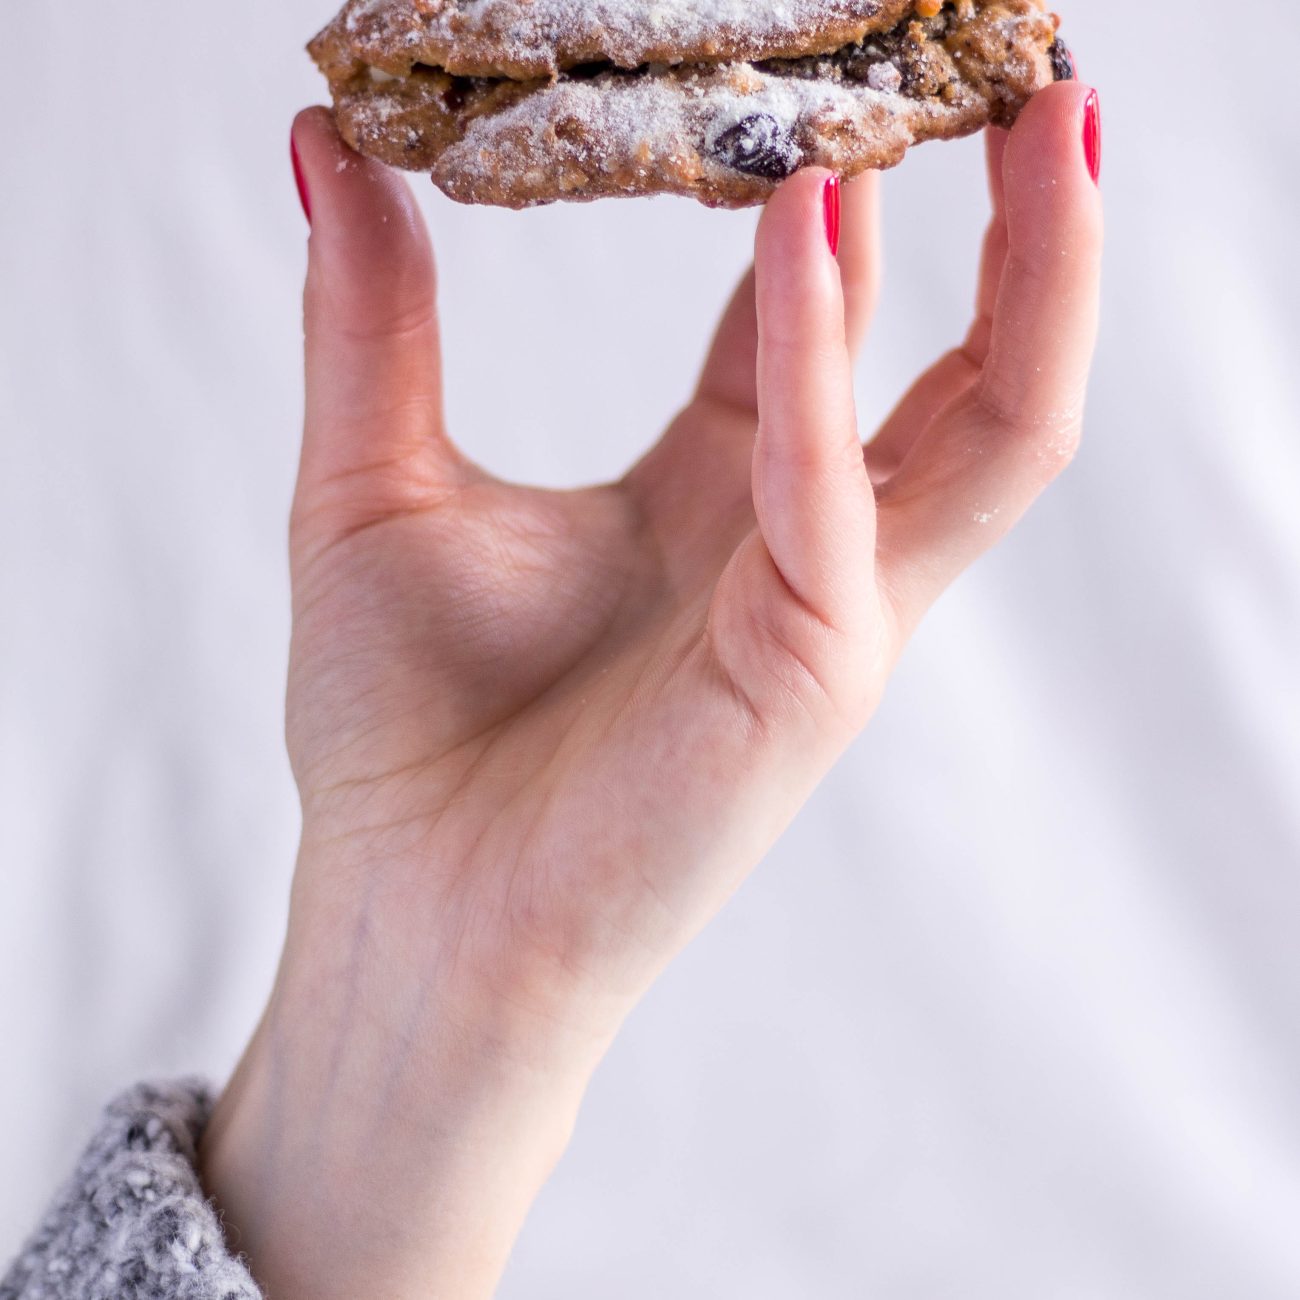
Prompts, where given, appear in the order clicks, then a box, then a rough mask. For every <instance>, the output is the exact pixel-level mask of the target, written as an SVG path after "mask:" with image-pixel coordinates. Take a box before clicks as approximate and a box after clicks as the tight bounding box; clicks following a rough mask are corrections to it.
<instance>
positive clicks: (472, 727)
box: [204, 85, 1101, 1297]
mask: <svg viewBox="0 0 1300 1300" xmlns="http://www.w3.org/2000/svg"><path fill="white" fill-rule="evenodd" d="M1087 93H1088V92H1087V91H1086V90H1085V89H1084V88H1082V87H1079V86H1076V85H1061V86H1057V87H1053V88H1052V89H1051V90H1049V91H1046V92H1044V93H1043V94H1042V95H1040V96H1039V97H1038V98H1036V99H1035V100H1034V101H1033V103H1032V104H1031V105H1030V106H1029V108H1028V109H1027V110H1026V111H1025V113H1024V114H1023V116H1022V118H1021V120H1020V122H1019V124H1018V125H1017V127H1016V128H1015V130H1014V131H1013V132H1012V133H1011V134H1010V135H1009V136H1008V135H1006V134H1004V133H1001V132H994V133H991V134H990V145H989V153H990V175H991V177H992V181H993V196H994V206H995V213H994V219H993V223H992V226H991V227H990V231H989V235H988V238H987V241H986V247H985V258H984V266H983V270H982V272H981V277H980V286H979V297H978V308H977V314H976V321H975V324H974V325H973V327H972V329H971V332H970V334H969V336H968V337H967V340H966V342H965V343H964V344H963V346H962V347H961V348H959V349H958V350H957V351H955V352H953V353H950V354H949V355H948V356H947V357H945V358H943V359H942V360H941V361H940V362H939V363H938V364H937V365H936V366H935V368H934V369H933V370H931V371H930V372H929V373H928V374H926V375H925V376H924V377H922V379H921V380H920V381H919V382H918V383H917V385H916V386H915V387H914V388H913V390H912V391H911V392H910V393H909V394H908V396H907V397H906V398H905V399H904V401H903V402H902V404H901V405H900V407H899V408H898V410H897V411H896V412H895V414H894V415H893V416H892V417H891V418H890V420H889V421H888V422H887V424H886V426H885V427H884V429H883V430H882V431H881V432H880V433H879V434H878V435H877V437H876V438H875V439H874V440H873V441H872V442H871V443H870V445H869V446H868V447H867V449H866V452H865V454H864V451H863V447H862V445H861V443H860V442H859V436H858V432H857V427H856V420H855V413H854V405H853V394H852V360H851V356H852V352H853V350H854V348H855V347H856V345H857V343H858V341H859V340H860V339H861V337H862V335H863V333H864V332H865V329H866V326H867V322H868V319H869V316H870V311H871V301H872V297H873V290H874V286H875V284H876V281H877V275H876V262H877V223H876V219H875V180H874V178H868V179H866V180H863V181H859V182H856V183H854V184H853V185H851V186H849V187H847V189H846V192H845V212H844V222H843V227H844V232H845V245H844V247H843V249H842V250H841V253H840V259H839V262H838V263H837V261H836V259H835V258H834V257H833V256H832V254H831V251H830V249H829V247H828V242H827V230H826V225H825V219H824V197H825V195H826V194H827V192H828V191H827V184H828V180H829V178H828V177H827V175H826V173H824V172H823V173H818V172H812V171H809V172H803V173H800V174H798V175H796V176H795V177H793V178H792V179H791V180H790V181H789V182H787V183H786V184H785V185H783V186H782V187H781V189H780V191H779V192H778V193H777V195H776V196H775V197H774V198H773V199H772V201H771V202H770V204H769V205H768V207H767V209H766V210H765V212H764V214H763V216H762V219H761V221H760V224H759V231H758V236H757V251H756V266H755V273H754V275H753V276H752V277H751V278H750V279H749V280H747V281H746V282H745V283H744V284H742V286H741V288H740V289H739V291H738V293H737V295H736V298H735V300H734V301H733V303H732V305H731V307H730V308H729V310H728V313H727V315H726V317H725V319H724V321H723V324H722V326H721V329H720V331H719V334H718V337H717V339H716V341H715V345H714V347H713V350H712V353H711V355H710V357H709V359H708V362H707V364H706V367H705V370H704V374H703V377H702V380H701V383H700V387H699V390H698V392H697V394H696V396H695V398H694V400H693V401H692V402H691V404H690V405H689V406H688V407H687V409H686V410H685V411H684V412H683V413H682V414H681V415H680V416H679V417H678V418H677V419H676V420H675V421H674V423H673V424H672V426H671V427H670V428H669V430H668V431H667V433H666V434H665V436H664V438H663V440H662V441H661V442H660V443H659V444H658V446H656V447H655V448H654V449H653V450H652V451H651V452H650V453H649V454H648V455H647V456H646V457H645V458H644V459H643V460H642V461H641V462H640V463H639V464H637V465H636V466H635V467H634V468H633V469H632V470H631V471H630V472H629V473H628V474H627V476H626V477H625V478H623V479H622V480H620V481H619V482H617V483H614V484H609V485H605V486H602V487H598V488H592V489H587V490H583V491H579V492H566V493H560V492H549V491H541V490H538V489H532V488H526V487H520V486H516V485H513V484H509V483H504V482H502V481H500V480H498V479H495V478H493V477H492V476H490V475H488V474H486V473H485V472H484V471H482V470H481V469H479V468H477V467H476V466H474V465H473V464H472V463H471V462H470V461H469V460H468V459H467V458H466V457H465V456H464V455H463V454H462V453H461V452H460V451H459V450H458V449H457V448H456V447H455V445H454V444H453V443H452V441H451V440H450V438H449V436H448V433H447V430H446V428H445V427H444V423H443V418H442V404H441V380H440V374H439V369H438V325H437V320H436V316H435V313H434V271H433V262H432V256H431V253H430V250H429V246H428V242H427V237H426V235H425V232H424V227H423V223H422V221H421V219H420V216H419V214H418V211H417V209H416V207H415V205H414V201H413V200H412V198H411V196H410V193H409V191H408V189H407V188H406V186H405V184H404V182H403V181H401V180H400V179H399V178H397V177H396V176H394V175H392V174H390V173H388V172H385V171H383V170H382V169H381V168H379V167H377V166H376V165H374V164H372V163H369V162H366V161H364V160H362V159H359V158H358V157H356V156H355V155H353V154H352V153H350V152H349V151H348V150H347V149H346V148H345V146H343V145H342V144H341V142H340V141H339V140H338V137H337V135H336V134H335V132H334V130H333V127H332V124H331V122H330V119H329V117H328V115H326V114H325V113H323V112H321V111H319V110H313V111H312V112H309V113H307V114H305V115H303V116H302V117H301V118H299V120H298V123H297V124H296V126H295V141H296V144H297V148H298V151H299V153H300V156H301V159H302V167H303V172H304V176H305V181H306V185H307V189H308V191H309V194H310V201H311V207H312V217H313V233H312V239H311V259H310V270H309V276H308V286H307V298H306V320H307V419H306V433H305V438H304V446H303V456H302V465H301V472H300V478H299V484H298V491H297V495H296V500H295V504H294V510H293V519H292V530H291V543H292V560H293V590H294V635H293V647H292V655H291V667H290V683H289V707H288V738H289V749H290V755H291V758H292V760H293V765H294V772H295V775H296V778H297V781H298V785H299V789H300V792H301V797H302V806H303V839H302V850H301V854H300V859H299V864H298V871H297V874H296V877H295V882H294V891H293V902H292V909H291V921H290V932H289V936H288V940H287V944H286V949H285V955H284V960H283V962H282V966H281V971H280V976H279V979H278V981H277V985H276V989H275V991H274V994H273V995H272V998H271V1002H270V1005H269V1007H268V1011H267V1014H266V1016H265V1018H264V1020H263V1023H262V1025H261V1027H260V1028H259V1030H258V1033H257V1035H256V1036H255V1038H254V1041H253V1044H252V1045H251V1047H250V1049H249V1052H248V1055H247V1056H246V1058H245V1060H244V1062H243V1064H242V1065H241V1067H240V1071H239V1072H238V1074H237V1075H236V1078H235V1080H234V1081H232V1084H231V1086H230V1088H229V1089H228V1090H227V1093H226V1095H225V1097H224V1098H223V1100H222V1102H221V1105H220V1106H219V1108H218V1112H217V1115H216V1117H215V1118H214V1121H213V1124H212V1126H211V1128H210V1131H209V1134H208V1137H207V1138H206V1139H205V1144H204V1167H205V1172H206V1175H207V1178H208V1181H209V1185H210V1187H211V1189H212V1190H213V1191H214V1192H215V1193H216V1194H217V1196H218V1199H219V1200H220V1202H221V1203H222V1206H223V1208H224V1210H225V1212H226V1215H227V1217H228V1219H229V1220H230V1221H231V1222H232V1223H233V1224H234V1225H235V1226H236V1227H237V1228H238V1229H239V1230H240V1232H241V1234H242V1240H241V1244H242V1245H244V1247H245V1248H246V1249H247V1250H248V1251H249V1254H250V1256H251V1260H252V1264H253V1267H254V1269H255V1271H256V1272H257V1273H258V1275H259V1277H260V1278H261V1280H262V1281H263V1282H264V1284H266V1285H267V1286H268V1288H269V1289H270V1291H271V1292H272V1294H274V1295H276V1296H277V1297H278V1296H285V1297H292V1296H295V1295H298V1294H302V1295H307V1294H310V1295H312V1296H314V1297H325V1296H330V1295H339V1296H342V1295H345V1294H357V1293H358V1292H359V1291H365V1292H367V1293H370V1294H382V1295H385V1296H388V1295H392V1296H403V1297H405V1296H414V1295H431V1294H439V1295H442V1294H447V1295H456V1296H467V1297H468V1296H483V1295H488V1294H490V1292H491V1289H492V1287H493V1285H494V1284H495V1281H496V1278H497V1276H498V1275H499V1272H500V1270H501V1268H502V1267H503V1265H504V1262H505V1258H506V1255H507V1253H508V1250H509V1246H510V1244H511V1242H512V1241H513V1238H514V1235H515V1233H516V1232H517V1230H518V1227H519V1224H520V1223H521V1222H522V1218H523V1215H524V1213H525V1212H526V1210H527V1206H528V1204H529V1203H530V1202H531V1200H532V1198H533V1196H534V1195H535V1193H536V1191H537V1189H538V1187H539V1186H540V1184H541V1182H542V1181H543V1180H544V1179H545V1177H546V1175H547V1173H548V1172H549V1170H550V1168H551V1165H552V1164H553V1163H554V1160H555V1159H556V1158H557V1157H558V1154H559V1152H560V1151H561V1150H562V1149H563V1145H564V1143H565V1141H566V1139H567V1135H568V1132H569V1129H570V1126H571V1124H572V1122H573V1116H574V1114H575V1112H576V1108H577V1105H578V1102H579V1100H580V1098H581V1095H582V1090H583V1087H584V1085H585V1083H586V1080H587V1079H588V1078H589V1076H590V1073H591V1070H592V1069H594V1067H595V1065H596V1063H597V1062H598V1060H599V1058H600V1056H601V1055H602V1053H603V1052H604V1050H605V1049H606V1048H607V1046H608V1044H609V1042H610V1041H611V1039H612V1037H613V1035H614V1034H615V1032H616V1031H617V1029H618V1026H619V1024H620V1023H621V1022H622V1020H623V1018H624V1017H625V1016H626V1014H627V1012H628V1011H629V1010H630V1009H631V1007H632V1006H633V1005H634V1004H635V1002H636V1001H637V999H638V998H639V997H640V995H641V994H642V993H643V992H644V990H645V989H646V988H647V987H648V985H649V984H650V983H651V982H652V981H653V979H654V978H655V976H656V975H657V974H658V973H659V972H660V970H661V969H662V968H663V966H664V965H665V964H666V963H667V962H668V961H669V960H670V959H671V958H672V956H673V955H675V953H676V952H678V951H679V950H680V948H681V947H682V946H683V945H684V944H685V943H686V942H688V941H689V939H690V938H691V937H692V936H693V935H694V934H696V933H697V932H698V931H699V930H700V929H701V928H702V927H703V926H704V925H705V924H706V923H707V922H708V920H709V919H710V918H711V917H712V916H713V915H714V914H715V913H716V912H717V910H718V909H719V907H721V905H722V904H723V903H724V901H725V900H726V898H727V897H728V896H729V895H730V893H731V892H732V891H733V890H734V889H735V888H736V886H737V885H738V884H739V883H740V881H741V880H742V879H743V878H744V876H745V875H746V874H747V873H748V872H749V870H751V869H752V867H753V866H754V864H755V863H756V862H757V861H758V860H759V858H761V856H762V855H763V854H764V852H766V850H767V849H768V848H769V847H770V846H771V844H772V843H773V841H774V840H775V839H776V838H777V836H778V835H779V834H780V833H781V831H782V829H783V828H784V827H785V825H786V824H787V822H788V821H789V819H790V818H791V817H792V816H793V814H794V813H795V812H796V811H797V809H798V808H799V806H800V805H801V804H802V802H803V801H804V800H805V799H806V797H807V795H808V794H809V793H810V791H811V790H812V789H813V787H814V786H815V785H816V783H817V781H818V780H819V779H820V778H821V776H822V775H823V774H824V773H825V772H826V770H827V769H828V767H829V766H830V765H831V764H832V763H833V762H834V761H835V759H836V758H837V756H838V755H839V754H840V752H841V751H842V750H843V748H844V747H845V745H846V744H847V743H848V742H849V741H850V740H851V739H852V737H853V736H854V735H855V734H856V733H857V732H858V731H859V730H860V729H861V727H862V726H863V725H864V724H865V723H866V721H867V720H868V718H869V717H870V715H871V713H872V711H873V709H874V708H875V706H876V704H877V703H878V701H879V699H880V696H881V693H882V691H883V689H884V687H885V683H886V681H887V678H888V676H889V673H890V670H891V669H892V667H893V665H894V663H895V662H896V660H897V658H898V655H899V654H900V652H901V651H902V649H903V646H904V644H905V643H906V641H907V639H908V637H909V635H910V634H911V632H912V630H913V629H914V628H915V627H916V625H917V623H918V622H919V620H920V619H921V617H922V615H923V614H924V612H925V610H926V609H927V608H928V607H929V605H930V604H931V603H932V602H933V601H934V599H935V598H936V597H937V596H938V595H939V594H940V593H941V592H942V591H943V590H944V589H945V587H946V586H947V585H948V584H949V583H950V582H951V581H952V579H953V578H954V577H955V576H956V575H957V574H958V573H959V572H960V571H961V570H962V569H964V568H965V567H966V566H967V565H969V564H970V563H971V562H972V561H973V560H974V559H975V558H976V557H977V556H978V555H979V554H981V553H982V552H983V551H985V550H986V549H988V547H989V546H991V545H992V544H993V543H994V542H995V541H997V540H998V539H999V538H1000V537H1002V536H1003V535H1004V534H1005V533H1006V532H1007V531H1008V530H1009V529H1010V528H1011V527H1012V526H1013V525H1014V524H1015V522H1016V521H1017V520H1018V519H1019V518H1020V517H1021V516H1022V515H1023V513H1024V512H1025V510H1026V509H1027V508H1028V507H1029V505H1030V504H1031V503H1032V501H1033V500H1034V498H1035V497H1036V496H1037V495H1038V494H1039V492H1041V490H1042V489H1043V488H1044V487H1045V486H1046V485H1047V484H1048V483H1049V482H1050V480H1051V479H1052V478H1053V477H1055V475H1056V474H1057V473H1058V472H1059V471H1060V470H1061V469H1062V468H1063V467H1064V466H1065V464H1066V463H1067V462H1068V460H1069V458H1070V456H1071V455H1072V453H1073V451H1074V449H1075V446H1076V445H1077V439H1078V435H1079V429H1080V421H1081V417H1082V409H1083V397H1084V390H1085V386H1086V382H1087V373H1088V366H1089V362H1090V358H1091V352H1092V345H1093V337H1094V332H1095V317H1096V300H1097V275H1098V263H1099V255H1100V240H1101V217H1100V200H1099V197H1098V194H1097V191H1096V187H1095V185H1094V184H1093V180H1092V178H1091V177H1090V175H1089V172H1088V167H1087V165H1086V162H1085V156H1084V151H1083V149H1082V148H1081V146H1080V138H1081V134H1082V132H1083V128H1084V120H1085V101H1086V96H1087ZM831 192H833V190H832V191H831ZM305 1188H310V1189H311V1190H310V1192H304V1189H305Z"/></svg>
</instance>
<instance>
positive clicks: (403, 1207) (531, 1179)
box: [200, 891, 606, 1300]
mask: <svg viewBox="0 0 1300 1300" xmlns="http://www.w3.org/2000/svg"><path fill="white" fill-rule="evenodd" d="M318 892H319V891H313V893H318ZM351 928H352V935H351V941H350V942H349V940H348V939H347V938H346V937H345V936H343V935H336V934H331V933H330V932H329V927H327V926H324V925H321V924H320V923H319V918H316V920H315V922H314V923H311V924H309V923H308V922H307V920H306V919H305V918H303V917H302V916H301V915H297V916H295V921H294V923H293V924H292V925H291V927H290V930H291V933H290V939H289V942H288V944H287V945H286V951H285V958H284V962H283V964H282V968H281V971H280V975H279V978H278V980H277V983H276V988H275V991H274V993H273V995H272V998H271V1000H270V1003H269V1005H268V1007H267V1010H266V1013H265V1015H264V1017H263V1019H262V1022H261V1024H260V1025H259V1027H258V1029H257V1032H256V1034H255V1035H254V1037H253V1040H252V1042H251V1043H250V1045H249V1048H248V1051H247V1052H246V1054H245V1057H244V1059H243V1061H242V1062H241V1064H240V1066H239V1069H238V1070H237V1071H236V1074H235V1076H234V1077H233V1078H232V1080H231V1082H230V1084H229V1086H228V1087H227V1089H226V1091H225V1093H224V1094H223V1096H222V1097H221V1099H220V1101H219V1103H218V1105H217V1108H216V1110H215V1112H214V1115H213V1118H212V1122H211V1123H210V1125H209V1127H208V1130H207V1132H206V1134H205V1135H204V1139H203V1142H202V1147H201V1152H200V1166H201V1172H202V1175H203V1178H204V1182H205V1185H206V1188H207V1190H208V1192H209V1194H210V1195H212V1196H214V1197H215V1198H216V1200H217V1202H218V1205H219V1207H220V1209H221V1212H222V1216H223V1219H224V1220H225V1222H226V1224H227V1228H228V1230H229V1232H230V1237H231V1244H232V1245H233V1246H234V1248H235V1249H237V1250H239V1251H241V1252H242V1253H244V1254H245V1255H246V1256H247V1258H248V1260H249V1263H250V1266H251V1268H252V1270H253V1272H254V1274H255V1276H256V1277H257V1278H258V1280H259V1281H260V1282H261V1283H262V1285H263V1286H264V1288H265V1289H266V1290H267V1292H268V1293H269V1294H274V1295H276V1296H277V1297H280V1298H281V1300H296V1298H297V1297H300V1296H301V1297H307V1296H310V1297H312V1298H313V1300H331V1298H332V1297H334V1296H337V1297H339V1298H340V1300H342V1298H343V1297H353V1296H356V1295H359V1294H376V1295H384V1296H386V1297H393V1300H405V1297H408V1296H409V1297H412V1298H414V1297H416V1296H420V1297H425V1296H428V1295H431V1294H438V1295H443V1294H448V1295H455V1296H457V1297H458V1298H462V1297H463V1298H464V1300H472V1298H474V1297H479V1296H482V1297H487V1296H490V1295H491V1294H492V1293H493V1290H494V1288H495V1285H496V1282H497V1280H498V1278H499V1276H500V1273H501V1271H502V1269H503V1268H504V1266H505V1263H506V1260H507V1258H508V1256H509V1252H510V1249H511V1247H512V1245H513V1242H514V1239H515V1237H516V1236H517V1235H518V1232H519V1230H520V1228H521V1227H522V1224H523V1221H524V1218H525V1216H526V1215H527V1212H528V1209H529V1207H530V1206H531V1204H532V1201H533V1200H534V1198H535V1197H536V1195H537V1193H538V1191H540V1189H541V1187H542V1185H543V1184H544V1183H545V1181H546V1179H547V1178H548V1177H549V1175H550V1173H551V1171H552V1169H553V1168H554V1166H555V1164H556V1162H557V1161H558V1160H559V1158H560V1156H561V1155H562V1153H563V1151H564V1149H565V1147H566V1146H567V1144H568V1141H569V1137H570V1134H571V1133H572V1129H573V1124H574V1122H575V1119H576V1116H577V1112H578V1107H579V1105H580V1103H581V1100H582V1096H583V1094H584V1092H585V1089H586V1086H587V1083H588V1081H589V1079H590V1076H591V1072H592V1070H593V1069H594V1068H595V1066H596V1064H597V1062H598V1061H599V1059H600V1056H601V1055H602V1054H603V1051H604V1047H605V1045H606V1043H605V1041H603V1040H602V1038H601V1036H599V1035H594V1034H590V1033H587V1032H584V1031H579V1030H576V1029H574V1028H573V1027H572V1026H569V1025H560V1026H556V1027H555V1029H554V1032H552V1033H543V1032H542V1031H541V1028H540V1024H539V1019H538V1017H537V1016H536V1015H534V1014H533V1010H532V1009H531V1008H529V1009H525V1010H519V1009H518V1008H517V1007H513V1006H512V1004H511V1002H510V1000H509V999H498V1000H495V1001H494V1000H493V999H491V998H490V997H489V996H488V995H487V994H485V993H483V992H482V991H479V992H478V993H477V994H476V996H475V997H474V998H473V999H470V998H469V997H468V996H466V995H465V990H463V989H459V988H457V987H456V986H455V985H454V984H453V983H451V982H449V981H448V982H444V983H443V984H440V983H439V981H438V980H437V979H436V978H435V977H433V976H432V975H430V970H431V969H436V967H437V965H438V963H437V961H436V958H433V959H430V958H426V960H425V961H424V962H422V963H418V964H417V963H414V962H412V961H411V960H409V959H407V958H406V957H405V956H404V955H403V953H402V951H401V949H402V947H403V944H404V938H403V935H402V933H401V930H402V927H401V926H400V925H399V924H397V923H394V925H393V926H392V927H384V929H385V931H388V933H387V934H386V942H385V943H384V944H383V945H382V949H383V950H382V951H376V950H375V948H376V945H373V944H371V943H369V942H368V940H366V939H365V938H364V937H362V936H363V935H364V930H365V926H364V924H363V925H362V926H361V927H360V929H357V928H356V917H355V916H353V917H352V923H351ZM426 942H431V940H426Z"/></svg>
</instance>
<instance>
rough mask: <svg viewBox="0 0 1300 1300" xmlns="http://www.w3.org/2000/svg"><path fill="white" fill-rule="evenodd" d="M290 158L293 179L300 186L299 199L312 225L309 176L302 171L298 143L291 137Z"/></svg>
mask: <svg viewBox="0 0 1300 1300" xmlns="http://www.w3.org/2000/svg"><path fill="white" fill-rule="evenodd" d="M289 156H290V157H291V158H292V159H293V179H294V181H295V182H296V184H297V186H298V197H299V199H301V200H302V210H303V212H304V213H305V214H306V216H307V224H308V225H309V226H310V225H311V191H310V190H308V188H307V176H306V174H305V173H304V172H303V169H302V159H301V158H300V157H299V156H298V141H297V140H295V139H294V138H293V136H292V135H290V137H289Z"/></svg>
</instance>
